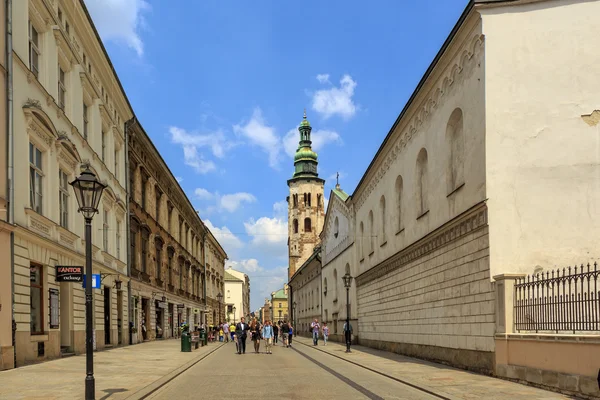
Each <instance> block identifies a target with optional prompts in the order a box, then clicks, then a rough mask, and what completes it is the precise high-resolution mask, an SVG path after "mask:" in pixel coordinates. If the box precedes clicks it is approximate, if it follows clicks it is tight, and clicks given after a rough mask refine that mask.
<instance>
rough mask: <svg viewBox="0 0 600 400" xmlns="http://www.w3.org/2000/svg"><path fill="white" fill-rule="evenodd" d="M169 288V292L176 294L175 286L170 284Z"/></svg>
mask: <svg viewBox="0 0 600 400" xmlns="http://www.w3.org/2000/svg"><path fill="white" fill-rule="evenodd" d="M167 288H168V289H169V292H171V293H175V286H173V285H171V284H170V283H169V284H168V285H167Z"/></svg>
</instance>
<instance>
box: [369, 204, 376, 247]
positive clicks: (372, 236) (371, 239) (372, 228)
mask: <svg viewBox="0 0 600 400" xmlns="http://www.w3.org/2000/svg"><path fill="white" fill-rule="evenodd" d="M374 242H375V224H374V223H373V210H370V211H369V255H370V254H372V253H373V252H374V251H375V244H374Z"/></svg>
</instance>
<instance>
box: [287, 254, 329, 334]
mask: <svg viewBox="0 0 600 400" xmlns="http://www.w3.org/2000/svg"><path fill="white" fill-rule="evenodd" d="M288 285H289V287H290V288H291V293H292V296H291V299H290V302H291V303H292V304H291V305H290V309H291V314H290V315H291V320H292V323H293V325H294V328H295V329H296V332H297V333H299V334H304V335H310V324H311V322H312V321H314V320H315V318H317V319H318V320H319V321H321V320H322V316H321V315H322V311H323V310H322V307H321V304H322V300H323V293H322V291H321V248H320V247H316V248H315V251H314V252H313V254H311V256H310V257H309V258H308V259H307V260H306V261H305V262H304V264H302V265H301V266H300V268H298V270H297V271H296V273H295V274H294V275H293V276H292V279H290V282H289V284H288Z"/></svg>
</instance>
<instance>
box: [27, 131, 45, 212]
mask: <svg viewBox="0 0 600 400" xmlns="http://www.w3.org/2000/svg"><path fill="white" fill-rule="evenodd" d="M43 177H44V174H43V172H42V152H41V150H40V149H38V148H37V147H35V145H33V144H31V143H29V200H30V206H31V208H32V209H33V210H34V211H35V212H37V213H39V214H41V213H42V179H43Z"/></svg>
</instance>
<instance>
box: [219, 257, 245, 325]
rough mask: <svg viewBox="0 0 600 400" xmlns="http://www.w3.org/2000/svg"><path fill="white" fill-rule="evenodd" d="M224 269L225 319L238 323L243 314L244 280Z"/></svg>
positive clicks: (229, 269)
mask: <svg viewBox="0 0 600 400" xmlns="http://www.w3.org/2000/svg"><path fill="white" fill-rule="evenodd" d="M230 271H231V268H228V269H226V270H225V299H224V300H223V301H224V302H225V306H226V307H227V311H226V315H225V321H227V322H229V323H238V322H239V321H240V317H242V316H244V315H246V314H244V281H243V280H241V279H240V278H238V277H237V276H235V275H233V274H231V273H230Z"/></svg>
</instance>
